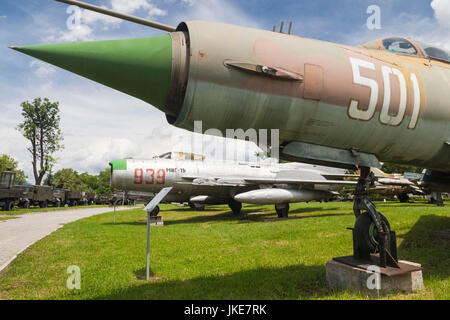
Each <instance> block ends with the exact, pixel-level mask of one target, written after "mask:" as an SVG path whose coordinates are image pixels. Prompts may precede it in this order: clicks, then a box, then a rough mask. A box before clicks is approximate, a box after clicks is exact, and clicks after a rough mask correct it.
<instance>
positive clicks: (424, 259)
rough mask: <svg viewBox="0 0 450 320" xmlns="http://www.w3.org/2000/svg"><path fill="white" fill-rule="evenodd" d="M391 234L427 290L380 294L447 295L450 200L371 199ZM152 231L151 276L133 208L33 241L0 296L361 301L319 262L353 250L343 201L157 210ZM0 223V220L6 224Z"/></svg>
mask: <svg viewBox="0 0 450 320" xmlns="http://www.w3.org/2000/svg"><path fill="white" fill-rule="evenodd" d="M377 205H378V208H379V210H380V212H382V213H383V214H384V215H385V216H386V217H387V218H388V219H389V221H390V223H391V227H392V229H393V230H395V231H396V232H397V236H398V246H399V257H400V258H401V259H403V260H410V261H414V262H419V263H421V264H422V265H423V267H424V268H425V270H424V272H423V276H424V283H425V287H426V290H425V291H422V292H420V293H414V294H409V295H406V294H390V295H388V296H384V297H382V298H384V299H450V250H449V249H450V243H449V241H448V240H445V239H444V238H441V237H440V236H439V234H440V232H441V231H444V230H447V229H450V203H449V202H447V206H446V207H445V208H438V207H436V206H433V205H429V204H426V203H424V202H416V203H414V204H400V203H395V202H389V203H382V202H378V203H377ZM161 209H162V216H163V217H164V220H165V226H164V227H152V229H151V256H150V261H151V262H150V263H151V273H152V278H151V281H150V282H146V281H144V280H143V279H144V277H145V262H146V260H145V259H146V222H145V218H146V215H145V212H143V211H142V209H137V210H131V211H126V212H119V213H118V214H117V217H116V224H115V225H114V224H113V214H112V213H107V214H103V215H99V216H95V217H91V218H88V219H84V220H80V221H77V222H74V223H71V224H68V225H66V226H65V227H64V228H62V229H59V230H58V231H56V232H54V233H53V234H51V235H50V236H48V237H47V238H45V239H43V240H41V241H39V242H37V243H36V244H34V245H33V246H32V247H31V248H29V249H28V250H26V251H25V252H24V253H23V254H21V255H19V257H18V258H17V259H16V260H15V261H13V262H12V264H11V265H10V266H9V267H7V268H6V269H5V270H4V271H3V272H2V273H1V274H0V299H367V298H368V297H366V296H363V295H357V294H354V293H350V292H331V291H329V290H328V289H327V285H326V279H325V263H326V262H327V261H328V260H330V259H331V258H333V257H337V256H345V255H351V254H352V234H351V231H349V230H346V228H347V227H353V224H354V221H355V218H354V216H353V214H352V203H350V202H345V203H342V202H331V203H324V204H321V203H309V204H305V203H299V204H295V205H292V206H291V213H290V219H289V220H282V221H278V220H277V219H276V214H275V212H274V209H273V207H272V206H253V205H246V206H244V210H243V211H244V213H245V215H244V216H240V217H236V216H233V215H231V213H230V210H229V209H228V207H226V206H209V207H207V211H205V212H193V211H191V210H190V209H189V208H180V207H177V206H173V205H164V206H162V207H161ZM6 223H7V222H6ZM71 265H77V266H79V267H80V269H81V290H73V291H71V290H68V289H67V288H66V281H67V278H68V276H69V275H68V274H67V268H68V267H69V266H71Z"/></svg>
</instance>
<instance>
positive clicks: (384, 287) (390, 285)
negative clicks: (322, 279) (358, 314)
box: [326, 260, 424, 295]
mask: <svg viewBox="0 0 450 320" xmlns="http://www.w3.org/2000/svg"><path fill="white" fill-rule="evenodd" d="M399 263H400V264H401V266H402V270H398V269H396V270H388V269H387V268H378V267H377V266H376V265H365V266H364V267H359V266H352V265H349V264H345V263H342V262H340V261H336V260H330V261H328V262H327V264H326V275H327V284H328V288H329V289H331V290H351V291H356V292H360V293H365V294H369V295H380V294H386V293H389V292H399V291H401V292H405V293H409V292H414V291H418V290H423V289H424V285H423V278H422V268H421V266H420V265H419V264H416V263H412V262H408V261H399ZM389 269H392V268H389ZM403 270H407V271H406V272H405V271H403Z"/></svg>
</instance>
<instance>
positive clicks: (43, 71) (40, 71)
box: [30, 60, 56, 78]
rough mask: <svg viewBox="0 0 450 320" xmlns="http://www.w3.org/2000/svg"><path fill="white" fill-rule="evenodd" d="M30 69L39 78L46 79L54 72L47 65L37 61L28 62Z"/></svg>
mask: <svg viewBox="0 0 450 320" xmlns="http://www.w3.org/2000/svg"><path fill="white" fill-rule="evenodd" d="M30 67H31V68H33V69H34V73H35V74H36V75H37V76H38V77H39V78H44V77H47V76H49V75H51V74H53V73H55V72H56V69H55V68H54V67H52V66H51V65H49V64H48V63H45V62H42V61H39V60H33V61H31V62H30Z"/></svg>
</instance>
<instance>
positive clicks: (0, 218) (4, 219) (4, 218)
mask: <svg viewBox="0 0 450 320" xmlns="http://www.w3.org/2000/svg"><path fill="white" fill-rule="evenodd" d="M11 219H17V217H12V216H11V217H2V216H0V221H6V220H11Z"/></svg>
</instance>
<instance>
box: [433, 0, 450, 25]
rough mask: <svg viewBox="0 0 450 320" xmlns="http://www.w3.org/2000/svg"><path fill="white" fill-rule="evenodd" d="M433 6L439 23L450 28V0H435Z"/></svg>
mask: <svg viewBox="0 0 450 320" xmlns="http://www.w3.org/2000/svg"><path fill="white" fill-rule="evenodd" d="M431 7H432V8H433V9H434V15H435V17H436V19H437V20H438V21H439V23H440V24H441V25H442V26H443V27H446V28H450V1H449V0H433V1H432V2H431Z"/></svg>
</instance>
